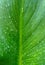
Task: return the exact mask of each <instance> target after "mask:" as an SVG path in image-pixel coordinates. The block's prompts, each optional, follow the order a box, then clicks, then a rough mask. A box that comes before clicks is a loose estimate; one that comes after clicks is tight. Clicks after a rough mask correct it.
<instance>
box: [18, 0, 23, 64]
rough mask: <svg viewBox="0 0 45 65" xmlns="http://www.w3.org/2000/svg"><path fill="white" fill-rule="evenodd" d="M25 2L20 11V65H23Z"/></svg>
mask: <svg viewBox="0 0 45 65" xmlns="http://www.w3.org/2000/svg"><path fill="white" fill-rule="evenodd" d="M23 2H24V1H23V0H22V3H21V9H20V23H19V35H20V37H19V65H22V43H23V42H22V40H23V36H22V35H23V34H22V33H23V30H22V29H23V28H22V27H23Z"/></svg>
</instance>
